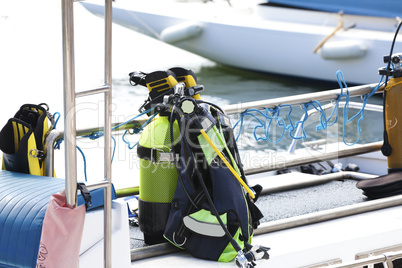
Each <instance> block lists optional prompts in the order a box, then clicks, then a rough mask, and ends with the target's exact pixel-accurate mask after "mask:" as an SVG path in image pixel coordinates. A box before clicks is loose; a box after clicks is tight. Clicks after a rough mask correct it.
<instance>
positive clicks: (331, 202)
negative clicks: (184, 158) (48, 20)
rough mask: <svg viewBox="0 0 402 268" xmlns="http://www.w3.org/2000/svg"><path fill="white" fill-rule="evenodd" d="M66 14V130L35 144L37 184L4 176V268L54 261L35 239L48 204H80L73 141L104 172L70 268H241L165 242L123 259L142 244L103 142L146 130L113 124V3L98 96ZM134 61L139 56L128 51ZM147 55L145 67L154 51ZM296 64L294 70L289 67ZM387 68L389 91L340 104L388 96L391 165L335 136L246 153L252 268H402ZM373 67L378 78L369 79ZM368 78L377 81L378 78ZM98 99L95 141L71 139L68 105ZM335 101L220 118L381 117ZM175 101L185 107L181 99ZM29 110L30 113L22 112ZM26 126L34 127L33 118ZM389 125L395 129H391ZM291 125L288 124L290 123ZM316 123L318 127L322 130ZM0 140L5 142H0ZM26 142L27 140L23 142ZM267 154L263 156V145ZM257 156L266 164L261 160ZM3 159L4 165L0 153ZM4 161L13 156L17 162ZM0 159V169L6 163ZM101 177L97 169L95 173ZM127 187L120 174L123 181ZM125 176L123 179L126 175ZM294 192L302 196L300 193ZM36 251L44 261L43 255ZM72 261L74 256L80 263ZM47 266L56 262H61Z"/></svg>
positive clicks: (67, 7)
mask: <svg viewBox="0 0 402 268" xmlns="http://www.w3.org/2000/svg"><path fill="white" fill-rule="evenodd" d="M73 2H74V1H73V0H63V1H62V17H63V25H62V27H63V31H62V33H63V34H62V36H63V67H64V68H63V71H64V72H63V74H64V76H63V78H64V79H63V81H64V95H63V97H64V98H63V99H64V112H63V117H64V130H63V131H58V130H56V129H52V128H50V129H49V132H48V133H46V135H43V137H44V138H43V139H42V141H43V143H44V148H43V151H39V150H36V151H35V150H30V151H29V154H28V153H26V154H24V155H23V157H26V158H29V157H31V158H38V157H41V158H42V159H43V165H42V167H43V174H44V176H36V175H31V174H24V173H20V172H17V171H18V170H17V171H15V170H14V171H8V170H1V171H0V267H5V268H10V267H24V268H25V267H27V268H30V267H35V266H36V264H38V266H36V267H43V266H40V261H44V260H43V257H46V256H47V253H49V254H50V253H52V248H51V247H50V248H48V250H49V251H48V252H47V251H44V252H39V254H38V251H39V249H40V248H39V246H40V244H39V243H40V241H41V240H40V238H41V235H42V233H41V232H42V230H43V229H42V227H43V226H45V225H43V221H44V216H45V211H46V209H47V204H48V202H49V199H50V197H51V195H52V194H55V193H57V192H59V191H61V190H63V189H64V190H65V195H66V204H65V206H66V207H68V208H76V207H77V205H78V204H80V200H81V201H82V200H83V198H82V196H84V192H83V193H82V194H81V196H78V195H77V153H76V142H77V138H79V137H82V138H85V137H86V138H88V137H89V138H90V139H94V138H96V137H95V136H97V137H104V138H103V141H104V144H102V145H100V144H97V147H98V148H96V149H100V150H103V152H104V153H103V157H104V159H103V160H104V161H103V163H100V165H99V166H101V165H102V164H103V166H104V176H103V177H102V178H100V179H99V180H97V181H90V182H89V181H88V183H86V186H87V188H88V190H89V191H91V195H92V198H93V199H92V206H93V208H92V210H88V211H87V212H86V214H85V223H84V224H78V223H77V222H75V221H72V222H71V225H72V226H73V227H75V228H76V229H80V228H83V235H82V240H81V241H79V242H81V244H80V245H81V246H80V251H79V252H77V254H76V255H75V256H74V257H77V260H78V259H79V260H78V261H77V262H79V267H81V268H83V267H85V268H87V267H91V268H92V267H95V268H98V267H105V268H110V267H114V268H128V267H166V268H171V267H178V266H179V267H223V266H224V267H236V264H238V263H235V261H231V262H229V263H220V262H217V261H209V260H204V259H198V258H195V257H192V256H190V254H189V253H188V252H186V251H180V250H179V249H178V248H177V247H175V246H173V245H171V244H169V243H167V242H166V243H162V244H157V245H153V246H144V247H140V248H135V249H133V248H132V247H131V245H130V244H132V243H133V240H140V241H139V242H140V246H142V245H143V242H144V241H143V240H142V239H138V238H137V237H133V236H132V232H131V230H130V229H129V215H128V214H129V213H128V211H127V210H130V207H129V206H128V202H127V201H126V200H124V199H123V198H118V197H122V196H123V194H122V191H120V194H118V193H117V196H116V192H115V191H114V188H113V184H112V183H113V182H114V181H115V180H121V179H124V178H121V177H120V178H115V179H113V180H112V173H111V168H112V163H111V159H112V144H111V140H112V139H111V138H112V133H115V134H117V135H119V134H122V133H121V131H122V130H130V129H132V130H141V129H140V128H138V126H139V125H142V124H143V122H144V120H136V121H134V120H131V121H130V120H129V121H125V122H122V123H118V122H112V111H111V110H112V109H111V106H112V105H111V104H112V75H111V74H112V73H111V63H112V57H111V56H112V55H111V45H112V23H111V15H112V12H111V11H112V7H111V5H112V1H111V0H105V11H106V12H105V13H106V18H105V21H106V23H105V59H104V60H105V79H104V84H102V85H101V86H99V87H97V88H95V89H88V90H84V91H80V92H76V91H75V79H74V78H75V57H74V23H73V21H74V12H73V4H74V3H73ZM124 12H126V11H124ZM401 25H402V24H401ZM186 42H188V41H186ZM384 42H385V41H384ZM390 44H391V41H388V43H387V45H388V46H387V48H389V46H390ZM133 51H134V52H135V48H134V49H133ZM146 53H150V55H151V54H152V51H147V52H146ZM299 54H300V53H299ZM300 55H301V54H300ZM380 58H382V57H380ZM295 59H296V60H297V57H295ZM152 60H157V59H152ZM392 62H393V63H394V64H393V66H392V71H389V70H386V71H389V74H390V76H393V78H392V80H389V81H388V86H387V87H384V86H381V85H377V83H374V84H368V85H362V86H356V87H350V88H349V89H348V91H347V94H348V97H351V98H352V97H358V96H367V95H368V94H371V93H373V94H374V93H381V92H382V91H383V90H384V89H385V90H387V92H388V93H387V94H389V95H388V96H391V97H390V98H389V99H387V100H389V102H386V104H387V105H386V108H385V112H386V113H385V114H386V117H385V118H386V119H387V120H386V122H388V124H386V129H387V131H388V137H389V143H390V144H391V145H392V151H393V153H392V154H391V155H389V156H388V158H386V157H385V156H384V155H382V154H381V152H380V148H381V146H382V144H383V142H382V141H377V142H373V143H367V144H356V145H353V146H348V145H345V144H344V143H343V142H338V138H339V140H341V137H338V136H337V135H335V136H336V137H335V138H336V139H335V140H334V139H333V138H334V137H333V136H332V134H333V133H331V134H328V139H327V140H325V141H324V142H323V141H322V140H314V141H312V142H308V143H307V142H306V143H304V144H303V143H299V144H298V147H296V143H297V141H295V142H294V143H293V144H292V145H290V147H289V150H288V151H287V152H272V151H269V152H268V153H267V154H261V155H257V154H256V153H254V151H253V152H252V156H253V161H251V162H250V163H244V164H245V167H244V171H245V173H246V175H247V179H248V181H249V183H250V184H251V185H254V184H257V183H258V184H261V186H262V187H263V190H262V196H260V199H259V201H258V202H260V203H257V204H258V206H259V207H260V208H263V207H265V209H266V210H265V211H266V213H264V214H265V218H264V221H263V222H262V223H261V225H260V226H259V227H258V228H257V229H256V230H255V232H254V238H253V244H254V245H261V246H267V247H270V248H271V249H270V251H269V255H270V258H269V260H266V259H265V260H257V261H256V263H257V265H258V266H257V267H272V268H296V267H299V268H319V267H327V268H329V267H330V268H352V267H362V266H363V267H376V268H377V267H387V268H392V267H394V268H398V267H402V266H401V264H402V195H401V193H402V172H401V170H402V141H401V139H400V137H401V131H402V128H401V126H400V123H399V124H398V119H399V121H402V119H401V117H402V115H401V113H400V112H398V106H399V105H400V102H401V99H402V66H401V62H402V54H400V53H399V54H395V55H394V56H393V57H392ZM295 63H296V64H297V62H295V61H292V62H291V64H289V65H288V67H289V68H292V66H294V65H295ZM0 64H1V62H0ZM381 65H382V63H381V64H380V66H381ZM378 67H379V66H375V70H377V69H378ZM359 70H365V71H367V72H369V71H371V70H370V68H369V67H365V68H359ZM368 76H369V75H368ZM370 77H372V79H373V80H377V77H378V74H377V72H375V74H374V75H371V76H370ZM176 85H179V86H180V83H177V84H175V85H174V86H173V88H175V87H176ZM40 89H41V88H40V85H38V93H39V90H40ZM193 89H194V88H193ZM177 92H179V91H175V93H177ZM182 92H183V91H182ZM96 93H100V94H103V96H104V102H98V104H97V105H99V106H101V105H104V106H103V108H104V116H103V117H102V119H104V121H103V122H102V123H101V126H98V127H97V128H96V129H94V128H88V129H79V130H77V128H76V119H77V118H76V116H77V114H78V113H76V112H77V109H76V108H77V105H76V99H77V98H81V97H86V96H90V95H93V94H96ZM177 94H178V93H177ZM342 94H346V93H344V92H343V91H342V90H341V89H334V90H328V91H322V92H314V93H310V94H304V95H296V96H288V97H282V98H277V99H266V100H258V101H254V102H247V103H242V104H241V105H240V104H234V105H229V106H226V107H224V110H225V111H226V113H227V114H228V115H238V114H244V113H245V112H246V111H250V110H253V109H254V110H265V111H267V113H270V112H269V109H274V108H277V107H280V106H281V105H284V104H287V105H295V106H303V105H305V104H311V103H312V102H313V101H326V102H328V105H325V106H322V107H321V108H322V109H317V108H316V107H314V108H312V109H310V110H308V111H307V107H306V106H304V107H306V113H305V115H304V116H306V115H307V114H309V115H311V114H313V113H317V112H318V113H321V112H324V110H325V109H334V110H335V109H336V107H338V108H339V109H342V108H343V107H344V106H345V105H348V106H347V107H348V108H350V109H352V108H357V109H362V108H365V109H366V110H369V111H373V112H376V114H377V115H378V116H382V112H383V107H382V106H378V105H370V104H367V103H366V102H364V103H363V104H362V103H357V104H356V103H352V102H350V103H349V102H346V103H344V102H340V98H339V96H341V95H342ZM174 97H177V96H176V95H175V96H174ZM168 99H169V98H166V99H164V100H168ZM170 99H173V98H170ZM183 99H187V100H188V98H183ZM365 100H366V99H365ZM88 105H91V107H93V105H94V103H88ZM337 105H338V106H337ZM100 108H102V107H100ZM31 110H32V109H31ZM31 110H29V109H28V111H31ZM32 111H34V110H32ZM35 111H36V110H35ZM42 114H44V113H42ZM320 115H322V113H321V114H320ZM47 116H49V117H53V116H52V115H51V114H47ZM271 116H272V114H271ZM28 118H29V117H28ZM30 118H31V119H32V117H30ZM303 118H305V117H303ZM394 118H396V120H395V121H394ZM53 119H54V117H53ZM86 119H87V120H88V122H90V120H91V119H90V118H86ZM288 119H289V121H291V120H290V118H288ZM267 121H269V120H268V119H267V120H266V123H267ZM322 121H323V120H322V117H321V118H320V122H321V123H322ZM10 122H11V121H10ZM203 122H204V121H203ZM299 122H302V123H301V124H296V126H300V127H302V126H303V123H304V121H303V119H301V121H299ZM252 123H253V122H251V123H250V125H248V126H249V127H250V129H252V127H251V126H254V127H255V124H254V125H253V124H252ZM327 123H328V122H327ZM14 125H15V124H14ZM14 125H12V129H11V130H12V131H19V132H18V133H19V134H18V135H12V133H11V134H10V132H7V133H8V134H10V135H8V136H3V137H6V138H4V140H2V143H6V142H5V141H8V138H10V139H11V138H12V140H13V141H14V142H10V143H8V145H10V144H11V147H13V148H15V147H17V146H18V145H19V143H18V142H15V141H16V140H17V138H20V136H22V137H27V136H26V133H25V131H24V129H23V128H22V127H21V128H20V127H14ZM266 125H267V124H266ZM29 126H30V125H29ZM53 126H54V125H53ZM279 126H283V124H282V125H281V124H278V127H279ZM256 128H257V127H255V128H254V130H255V129H256ZM336 128H337V126H336ZM250 129H246V130H250ZM264 130H267V132H268V129H265V128H264ZM112 131H113V132H112ZM300 131H303V130H302V129H301V130H300ZM297 132H299V131H297ZM1 133H3V134H4V133H6V132H3V131H1ZM27 133H28V134H32V133H31V132H27ZM92 134H97V135H92ZM4 135H6V134H4ZM63 138H64V146H65V147H64V148H65V154H64V163H65V174H64V175H65V178H60V179H57V178H52V177H53V176H54V175H55V174H54V147H55V145H56V144H57V142H58V141H60V140H61V139H63ZM21 141H22V139H21ZM31 141H32V140H31ZM32 143H34V142H32ZM13 145H14V146H13ZM264 146H266V145H265V144H264ZM267 147H268V146H267ZM153 149H156V148H152V150H153ZM264 149H265V147H264ZM15 150H17V149H15ZM156 150H157V149H156ZM156 150H155V151H156ZM259 152H260V153H261V152H262V153H266V151H265V150H260V151H259ZM4 153H5V154H6V152H4ZM42 153H43V154H42ZM8 154H14V152H10V153H8ZM4 159H5V158H4V157H3V164H4V163H5V162H4ZM130 160H132V159H130ZM136 160H138V159H136ZM255 160H256V161H255ZM152 161H153V160H152ZM350 163H353V165H350ZM324 164H326V165H329V167H330V169H329V170H325V171H328V173H324V172H323V171H324V170H322V172H307V173H306V172H289V173H283V174H278V173H279V172H277V171H278V170H284V169H290V168H297V167H300V166H302V165H317V166H319V167H322V168H323V167H324ZM342 165H343V167H345V169H344V170H343V169H341V168H340V167H341V166H342ZM99 166H96V167H94V168H99ZM4 167H5V165H4ZM387 172H390V173H391V172H393V174H396V176H393V177H391V179H390V176H382V175H386V174H387ZM125 175H126V174H124V173H122V176H125ZM127 176H130V177H131V176H132V174H129V175H127ZM379 176H381V177H379ZM398 176H399V177H398ZM384 178H385V179H384ZM356 181H359V182H363V183H362V184H366V186H365V188H363V187H361V188H360V189H362V190H364V191H365V192H362V191H361V190H360V189H357V188H356V183H355V182H356ZM334 184H335V185H334ZM367 184H370V185H367ZM315 186H320V187H321V186H322V187H323V188H320V189H321V190H323V192H321V191H318V189H317V188H314V187H315ZM370 187H371V188H370ZM118 190H121V189H118ZM95 191H97V194H96V193H95ZM296 191H299V192H297V193H296ZM363 194H365V195H366V196H368V197H369V196H370V195H374V197H376V198H374V200H369V199H368V198H366V197H364V195H363ZM263 195H268V197H270V198H273V199H265V201H264V198H265V196H263ZM85 196H86V197H88V196H87V195H85ZM95 196H96V202H95ZM296 196H299V199H295V197H296ZM330 196H332V198H330ZM80 197H81V198H80ZM85 200H86V199H85ZM84 203H85V202H84ZM95 203H96V204H95ZM59 223H60V222H59ZM54 225H55V226H58V225H61V224H54ZM69 227H70V226H69ZM66 229H67V228H66ZM73 229H74V228H73ZM137 229H138V228H137ZM63 231H64V230H62V231H61V232H57V233H54V234H53V235H54V236H53V238H54V241H56V242H57V241H59V239H60V238H64V239H65V240H66V241H68V240H69V239H70V236H68V235H66V234H65V233H64V232H63ZM130 239H131V240H130ZM184 243H185V242H184ZM184 243H183V244H184ZM59 247H60V242H59ZM41 249H42V250H43V247H41ZM67 249H71V248H67ZM62 251H63V250H61V251H59V253H60V252H62ZM238 253H239V255H240V256H244V254H243V252H242V251H240V252H238ZM78 254H79V256H77V255H78ZM54 255H56V256H57V254H54ZM54 255H53V256H54ZM41 258H42V259H41ZM240 260H242V259H240ZM58 264H59V265H55V266H53V267H60V266H61V264H67V265H65V266H64V267H78V264H72V263H58ZM239 264H240V265H239ZM239 264H238V266H239V267H242V268H243V267H244V268H251V267H254V264H255V263H254V262H253V261H251V260H248V261H246V262H242V263H239ZM365 265H366V266H365ZM46 267H49V266H46Z"/></svg>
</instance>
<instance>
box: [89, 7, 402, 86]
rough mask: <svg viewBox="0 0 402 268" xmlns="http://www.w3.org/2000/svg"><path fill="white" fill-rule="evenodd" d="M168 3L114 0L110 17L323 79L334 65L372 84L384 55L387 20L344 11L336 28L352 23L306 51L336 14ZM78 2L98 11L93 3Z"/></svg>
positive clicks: (213, 53) (218, 54) (353, 79)
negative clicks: (342, 19) (323, 42)
mask: <svg viewBox="0 0 402 268" xmlns="http://www.w3.org/2000/svg"><path fill="white" fill-rule="evenodd" d="M168 3H170V4H168ZM168 3H161V4H154V6H152V7H150V6H149V5H150V4H149V3H148V4H141V3H133V2H132V1H128V2H126V1H124V0H120V1H118V2H116V3H114V10H113V12H114V13H113V16H114V19H113V20H114V22H116V23H118V24H121V25H123V26H126V27H129V28H131V29H133V30H136V31H139V32H142V33H145V34H147V35H150V36H153V37H155V38H158V39H160V40H162V41H165V42H167V43H170V44H172V45H174V46H176V47H179V48H182V49H184V50H187V51H190V52H192V53H195V54H198V55H200V56H203V57H206V58H208V59H211V60H213V61H216V62H218V63H222V64H225V65H229V66H233V67H238V68H243V69H248V70H254V71H260V72H268V73H274V74H279V75H290V76H297V77H303V78H309V79H319V80H328V81H336V72H337V71H338V70H341V71H342V72H343V74H344V77H345V79H346V81H347V82H349V83H375V82H378V80H379V78H380V77H379V76H378V73H377V70H378V68H380V67H382V66H384V65H385V64H384V63H383V56H384V55H385V54H387V53H389V50H390V46H391V42H392V39H393V35H394V31H395V24H396V20H393V19H388V18H383V19H380V18H376V17H364V16H346V15H344V27H346V28H348V27H349V26H351V25H352V24H354V25H355V27H353V28H350V29H347V30H344V29H341V30H339V31H337V32H336V33H335V35H334V36H332V37H331V38H330V39H329V40H328V41H327V42H326V43H325V44H324V45H323V47H322V48H321V49H319V50H318V51H317V53H314V52H313V51H314V49H315V48H316V47H317V45H318V44H319V43H320V42H321V41H322V40H323V39H324V38H325V37H326V36H328V35H330V34H331V33H332V32H333V31H334V30H335V28H336V26H337V21H338V15H337V14H333V13H325V12H315V11H305V10H304V11H303V10H297V11H295V10H289V9H285V8H276V7H266V6H259V7H258V8H256V9H254V10H250V9H246V10H239V9H235V8H229V7H225V8H216V7H214V6H208V5H206V4H201V3H172V2H168ZM83 5H84V6H85V7H86V8H87V9H88V10H89V11H91V12H92V13H94V14H97V15H102V14H103V10H102V8H101V7H100V6H98V5H93V4H87V3H83ZM218 11H219V12H218ZM400 42H401V41H399V42H398V44H399V43H400ZM150 60H151V59H150ZM152 60H156V59H152ZM376 77H378V79H377V78H376Z"/></svg>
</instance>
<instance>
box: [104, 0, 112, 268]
mask: <svg viewBox="0 0 402 268" xmlns="http://www.w3.org/2000/svg"><path fill="white" fill-rule="evenodd" d="M105 84H106V85H108V86H109V90H107V91H106V92H105V93H104V94H105V108H104V109H105V125H104V129H105V151H104V154H105V157H104V161H105V162H104V176H105V179H106V180H109V182H110V183H112V160H111V158H112V149H111V139H112V122H111V121H112V0H105ZM104 202H105V207H104V222H105V229H104V239H105V241H104V243H105V244H104V258H105V268H110V267H111V266H112V187H111V184H109V186H108V187H106V188H105V201H104Z"/></svg>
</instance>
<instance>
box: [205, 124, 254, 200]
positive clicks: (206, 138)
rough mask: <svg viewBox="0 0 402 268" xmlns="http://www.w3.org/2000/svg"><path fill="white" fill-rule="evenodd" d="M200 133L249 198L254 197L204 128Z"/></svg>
mask: <svg viewBox="0 0 402 268" xmlns="http://www.w3.org/2000/svg"><path fill="white" fill-rule="evenodd" d="M200 131H201V134H202V136H204V138H205V140H206V141H207V142H208V143H209V145H211V147H212V149H214V151H215V152H216V154H217V155H218V156H219V158H220V159H221V160H222V161H223V163H225V165H226V166H227V167H228V168H229V170H230V171H231V172H232V174H233V175H234V176H235V177H236V179H237V180H238V181H239V182H240V184H241V185H242V186H243V187H244V189H246V191H247V192H248V194H249V195H250V196H251V198H255V195H254V193H253V191H252V190H251V189H250V187H248V185H247V184H246V183H245V182H244V181H243V179H242V178H241V177H240V176H239V174H237V172H236V171H235V170H234V169H233V167H232V166H231V165H230V163H229V162H228V161H227V160H226V158H225V157H224V156H223V154H222V153H221V152H220V151H219V149H218V148H217V147H216V146H215V144H214V143H213V142H212V141H211V139H210V138H209V137H208V135H207V133H205V130H203V129H201V130H200Z"/></svg>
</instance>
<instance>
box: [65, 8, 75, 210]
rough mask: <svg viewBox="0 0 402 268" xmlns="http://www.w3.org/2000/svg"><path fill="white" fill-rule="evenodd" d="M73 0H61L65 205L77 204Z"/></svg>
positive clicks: (72, 206)
mask: <svg viewBox="0 0 402 268" xmlns="http://www.w3.org/2000/svg"><path fill="white" fill-rule="evenodd" d="M73 19H74V14H73V0H62V20H63V22H62V27H63V80H64V84H63V87H64V144H65V146H66V150H65V168H66V171H65V175H66V189H65V191H66V205H67V206H68V207H70V208H74V207H75V206H76V205H77V155H76V118H75V69H74V23H73Z"/></svg>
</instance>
